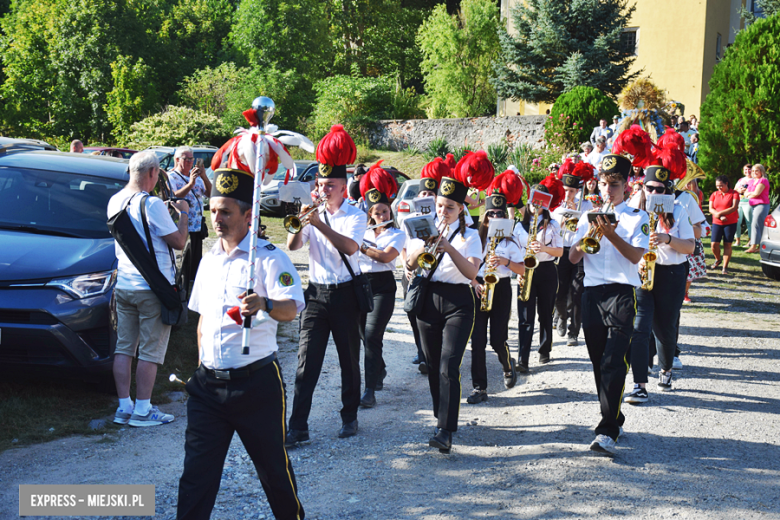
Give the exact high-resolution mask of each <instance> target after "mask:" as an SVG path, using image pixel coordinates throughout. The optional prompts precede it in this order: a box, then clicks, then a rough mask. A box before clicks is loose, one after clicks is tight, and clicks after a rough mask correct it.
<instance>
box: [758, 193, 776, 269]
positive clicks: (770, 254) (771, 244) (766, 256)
mask: <svg viewBox="0 0 780 520" xmlns="http://www.w3.org/2000/svg"><path fill="white" fill-rule="evenodd" d="M779 225H780V206H777V207H776V208H775V210H774V211H773V212H772V213H770V214H769V215H767V217H766V218H765V219H764V231H763V233H761V245H760V246H759V248H758V252H759V256H760V257H761V270H762V271H763V272H764V274H765V275H766V276H767V277H768V278H771V279H772V280H780V227H778V226H779Z"/></svg>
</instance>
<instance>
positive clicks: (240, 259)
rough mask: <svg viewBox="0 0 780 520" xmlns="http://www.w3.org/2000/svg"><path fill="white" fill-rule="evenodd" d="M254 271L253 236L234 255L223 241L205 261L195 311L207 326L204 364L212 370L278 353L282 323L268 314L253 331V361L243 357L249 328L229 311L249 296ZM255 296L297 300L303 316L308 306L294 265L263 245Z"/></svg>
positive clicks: (191, 304)
mask: <svg viewBox="0 0 780 520" xmlns="http://www.w3.org/2000/svg"><path fill="white" fill-rule="evenodd" d="M248 269H249V233H247V234H246V236H245V237H244V239H243V240H242V241H241V243H240V244H239V245H238V246H237V247H236V248H235V249H234V250H233V251H231V252H230V254H228V253H227V252H225V250H224V249H223V248H222V241H221V240H217V243H216V244H215V245H214V247H212V248H211V250H210V251H209V252H208V253H206V254H205V255H203V259H202V260H201V261H200V268H199V269H198V275H197V276H196V277H195V285H194V286H193V289H192V295H191V296H190V302H189V307H190V309H192V310H193V311H195V312H197V313H198V314H200V316H201V319H202V320H203V321H202V322H201V325H200V331H201V341H200V345H201V351H200V361H201V363H202V364H203V366H205V367H206V368H211V369H215V370H225V369H228V368H240V367H242V366H245V365H248V364H250V363H253V362H255V361H257V360H259V359H263V358H265V357H268V356H270V355H271V354H273V353H274V352H276V351H277V350H278V346H277V344H276V327H277V325H278V322H277V321H276V320H274V319H273V318H271V317H270V316H269V315H268V314H266V313H262V315H259V316H257V317H256V318H255V319H256V321H257V322H258V323H257V324H256V325H254V326H253V327H252V332H251V334H250V340H249V343H250V350H249V355H243V354H241V341H242V335H243V330H242V329H243V326H242V325H238V324H236V322H235V321H233V318H231V317H230V316H228V315H227V311H228V309H230V308H231V307H235V306H236V305H239V303H240V302H239V300H238V295H239V294H241V293H242V292H244V291H245V290H246V284H247V270H248ZM254 290H255V293H256V294H258V295H260V296H263V297H266V298H270V299H272V300H294V301H295V303H296V305H297V309H298V312H300V311H302V310H303V308H304V306H305V304H304V300H303V289H302V288H301V279H300V277H299V276H298V271H296V270H295V266H294V265H293V263H292V261H290V259H289V258H288V257H287V255H286V254H284V252H283V251H282V250H280V249H278V248H277V247H276V246H274V245H273V244H271V243H270V242H268V241H266V240H262V239H258V241H257V259H256V260H255V288H254ZM263 317H264V318H265V319H263Z"/></svg>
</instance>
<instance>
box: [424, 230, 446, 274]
mask: <svg viewBox="0 0 780 520" xmlns="http://www.w3.org/2000/svg"><path fill="white" fill-rule="evenodd" d="M449 230H450V226H448V225H447V224H445V225H444V228H443V229H442V230H440V231H439V239H438V240H436V242H434V243H433V244H431V245H428V246H426V247H425V250H424V251H423V252H422V253H421V254H420V256H418V257H417V265H419V266H420V268H422V269H425V270H426V271H430V270H431V269H433V268H434V267H436V264H437V263H439V261H438V260H437V259H436V256H435V253H436V250H437V249H438V248H439V242H441V239H442V237H443V236H444V235H445V234H446V233H448V232H449Z"/></svg>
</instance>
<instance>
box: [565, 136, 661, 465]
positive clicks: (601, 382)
mask: <svg viewBox="0 0 780 520" xmlns="http://www.w3.org/2000/svg"><path fill="white" fill-rule="evenodd" d="M626 131H627V130H626ZM626 131H624V132H623V133H625V132H626ZM621 135H622V134H621ZM619 140H620V136H618V139H617V140H616V143H615V145H614V146H613V149H615V147H617V146H618V141H619ZM601 166H602V173H601V175H600V176H599V187H600V188H601V194H602V196H603V197H604V199H605V200H606V201H607V202H608V203H610V204H611V205H613V206H614V214H615V217H616V219H617V223H615V224H612V223H610V221H609V220H608V219H607V218H606V217H603V216H599V217H598V219H597V221H596V222H594V223H593V224H589V223H588V213H583V215H582V216H581V217H580V221H579V224H578V226H577V233H576V234H575V235H574V239H573V242H572V243H573V244H574V245H573V246H572V248H571V250H570V251H569V260H570V261H571V263H572V264H576V263H578V262H579V261H580V260H582V259H583V257H584V266H585V280H584V284H585V290H584V292H583V294H582V329H583V331H584V332H585V343H586V344H587V346H588V355H589V356H590V360H591V363H592V364H593V375H594V376H595V379H596V389H597V392H598V396H599V402H600V403H601V421H600V422H599V425H598V426H597V427H596V438H595V440H594V441H593V443H592V444H591V445H590V449H591V450H594V451H598V452H602V453H606V454H614V453H615V441H616V440H617V438H618V436H619V435H620V432H621V430H622V424H623V422H624V421H625V417H624V416H623V414H622V412H621V411H620V404H621V402H622V397H623V388H624V384H625V380H626V372H627V369H628V366H627V364H626V359H625V358H626V353H627V352H628V348H629V345H630V343H631V334H632V332H633V328H634V315H635V310H634V304H635V302H636V295H635V291H636V288H637V287H639V285H640V280H639V272H638V271H637V266H636V264H638V263H639V260H641V258H642V255H643V254H644V253H645V251H646V250H647V247H648V240H649V239H648V234H649V233H648V217H647V213H645V212H644V211H641V210H638V209H632V208H629V207H628V206H627V205H626V204H625V203H624V202H623V196H624V192H625V185H626V181H627V179H628V175H629V173H630V171H631V161H630V160H628V159H626V158H625V157H623V156H621V155H616V154H608V155H606V156H604V159H603V161H602V163H601ZM589 232H590V233H591V234H592V233H594V232H598V233H600V234H601V236H602V238H601V239H600V249H599V250H598V252H596V253H595V254H587V255H586V254H585V251H584V250H583V249H582V244H581V242H580V241H581V240H582V239H583V238H584V237H585V236H586V234H589ZM597 236H598V235H597Z"/></svg>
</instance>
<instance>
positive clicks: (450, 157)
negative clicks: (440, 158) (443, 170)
mask: <svg viewBox="0 0 780 520" xmlns="http://www.w3.org/2000/svg"><path fill="white" fill-rule="evenodd" d="M444 162H445V163H446V164H447V166H449V167H450V169H451V170H454V169H455V166H457V164H458V163H457V162H455V156H454V155H452V154H451V153H448V154H447V158H446V159H444Z"/></svg>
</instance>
